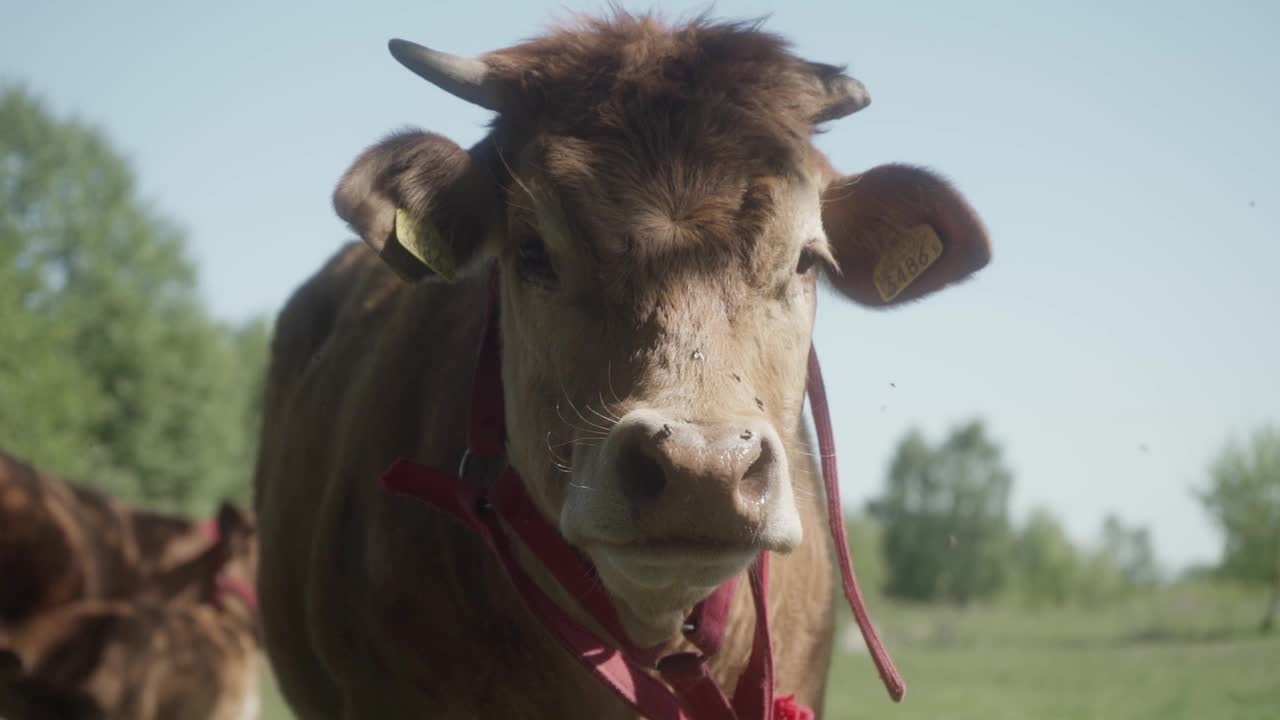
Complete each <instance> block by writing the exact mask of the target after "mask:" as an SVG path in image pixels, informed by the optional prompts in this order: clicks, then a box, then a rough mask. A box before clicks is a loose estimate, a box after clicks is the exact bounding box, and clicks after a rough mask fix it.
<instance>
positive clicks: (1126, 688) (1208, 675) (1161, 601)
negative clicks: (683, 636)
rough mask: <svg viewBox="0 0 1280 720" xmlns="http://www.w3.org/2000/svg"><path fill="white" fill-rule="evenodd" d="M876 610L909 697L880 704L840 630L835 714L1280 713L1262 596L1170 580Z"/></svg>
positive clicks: (1070, 716) (968, 719)
mask: <svg viewBox="0 0 1280 720" xmlns="http://www.w3.org/2000/svg"><path fill="white" fill-rule="evenodd" d="M878 605H879V606H880V607H878V608H876V609H875V611H874V613H875V616H876V618H877V621H878V622H879V624H880V627H881V628H882V632H883V633H884V635H885V636H886V638H887V640H888V642H889V643H890V645H891V647H892V649H893V655H894V659H895V660H896V661H897V662H898V663H899V667H900V669H901V670H902V672H903V674H904V675H905V676H906V679H907V684H908V688H909V689H908V693H907V698H906V699H905V700H904V701H903V703H902V704H901V705H897V706H895V705H894V704H893V703H892V702H890V701H889V699H888V698H887V696H886V694H885V691H884V689H883V688H882V687H881V685H880V682H879V678H878V677H877V676H876V674H875V670H874V668H873V666H872V665H871V661H870V659H869V658H868V657H867V655H866V653H865V651H864V650H862V649H861V646H860V641H858V640H857V639H856V634H854V635H846V634H845V633H848V632H849V630H848V629H844V630H842V636H841V643H840V646H838V649H837V656H836V663H835V667H834V669H833V671H832V675H831V684H830V687H829V692H828V706H829V710H830V712H829V713H828V717H829V718H831V719H832V720H859V719H861V718H900V719H901V720H915V719H916V718H929V719H930V720H1015V719H1016V720H1023V719H1026V718H1034V719H1035V720H1076V719H1081V720H1088V719H1091V718H1107V719H1111V718H1116V719H1127V718H1151V719H1152V720H1156V719H1159V720H1182V719H1184V718H1185V719H1188V720H1190V719H1192V718H1194V719H1195V720H1245V719H1253V718H1257V719H1258V720H1275V718H1280V638H1277V637H1275V636H1273V637H1270V638H1262V637H1259V636H1258V635H1256V634H1255V633H1254V627H1255V625H1256V621H1257V619H1258V614H1259V613H1260V611H1261V608H1262V607H1263V598H1262V597H1261V596H1260V595H1259V596H1256V597H1255V596H1253V595H1252V594H1249V593H1243V592H1240V591H1235V590H1230V589H1223V588H1208V587H1181V588H1175V589H1170V590H1165V591H1161V592H1160V593H1158V594H1155V595H1152V596H1149V597H1146V598H1143V599H1141V600H1138V601H1134V602H1131V603H1128V604H1126V605H1125V606H1123V607H1119V608H1111V609H1107V610H1100V611H1096V612H1088V611H1084V610H1071V611H1065V610H1055V611H1046V612H1033V611H1029V610H1025V609H1010V608H978V609H972V610H966V611H955V610H951V611H947V610H939V609H937V608H904V607H894V606H889V605H886V604H885V603H884V602H883V601H882V602H880V603H878ZM854 632H855V633H856V631H854Z"/></svg>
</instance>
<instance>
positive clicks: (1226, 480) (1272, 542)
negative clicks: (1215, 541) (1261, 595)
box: [1197, 426, 1280, 632]
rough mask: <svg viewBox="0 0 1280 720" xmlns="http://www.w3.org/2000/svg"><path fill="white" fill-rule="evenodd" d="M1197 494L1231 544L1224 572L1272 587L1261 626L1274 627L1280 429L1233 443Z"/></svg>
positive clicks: (1279, 558)
mask: <svg viewBox="0 0 1280 720" xmlns="http://www.w3.org/2000/svg"><path fill="white" fill-rule="evenodd" d="M1197 495H1198V496H1199V498H1200V501H1201V502H1202V503H1203V504H1204V508H1205V511H1206V512H1208V513H1209V516H1210V517H1212V518H1213V521H1214V522H1215V523H1216V524H1217V525H1218V527H1219V528H1221V530H1222V533H1223V536H1224V537H1225V540H1226V543H1225V545H1224V547H1223V553H1222V562H1221V565H1220V567H1219V571H1220V572H1221V574H1223V575H1225V576H1227V577H1231V578H1234V579H1238V580H1243V581H1245V582H1251V583H1264V584H1266V585H1268V586H1269V587H1270V589H1271V599H1270V600H1269V601H1268V603H1267V608H1266V611H1265V612H1264V613H1263V616H1262V622H1261V624H1260V628H1261V630H1262V631H1263V632H1268V631H1270V630H1272V629H1274V627H1275V624H1276V618H1277V616H1280V430H1278V429H1277V428H1275V427H1272V426H1266V427H1263V428H1260V429H1259V430H1257V431H1256V432H1254V434H1253V435H1252V437H1250V439H1249V441H1248V442H1247V443H1245V444H1243V445H1241V444H1238V443H1236V442H1230V443H1228V444H1227V446H1226V447H1225V448H1224V449H1223V450H1222V452H1221V453H1220V454H1219V455H1218V457H1217V459H1216V460H1215V461H1214V462H1213V464H1212V465H1211V467H1210V470H1209V485H1208V488H1207V489H1205V490H1203V491H1201V492H1198V493H1197Z"/></svg>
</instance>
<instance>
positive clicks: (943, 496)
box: [871, 421, 1013, 605]
mask: <svg viewBox="0 0 1280 720" xmlns="http://www.w3.org/2000/svg"><path fill="white" fill-rule="evenodd" d="M1012 484H1013V476H1012V474H1011V473H1010V472H1009V471H1008V470H1007V469H1006V468H1005V467H1004V462H1003V459H1002V458H1001V453H1000V449H999V448H998V447H997V446H996V445H995V444H994V443H992V442H991V441H990V440H989V439H988V438H987V435H986V430H985V429H984V427H983V425H982V423H981V422H980V421H973V422H970V423H968V424H966V425H963V426H961V427H958V428H956V429H955V430H953V431H952V432H951V434H950V435H949V436H948V438H947V439H946V441H945V442H943V443H942V444H941V445H939V446H938V447H936V448H931V447H929V445H928V443H927V442H926V441H925V440H924V438H923V437H921V435H920V434H919V433H918V432H916V431H911V432H909V433H908V434H907V436H906V437H904V438H903V440H902V442H901V443H900V444H899V446H898V451H897V453H896V455H895V456H894V459H893V462H892V464H891V466H890V468H889V477H888V483H887V486H886V490H885V494H884V496H883V497H882V498H880V499H878V500H876V501H875V502H874V503H873V504H872V506H871V510H872V511H873V513H874V514H875V515H876V517H877V519H879V520H880V522H881V524H882V525H883V527H884V543H883V546H882V547H883V551H884V560H885V566H886V571H887V581H886V585H885V590H886V592H887V593H889V594H891V595H895V596H897V597H902V598H907V599H913V600H939V599H942V600H948V601H950V602H953V603H957V604H961V605H963V604H966V603H968V602H970V601H971V600H975V599H980V598H986V597H990V596H991V595H993V594H994V593H995V592H997V591H998V590H999V589H1000V588H1001V586H1002V585H1003V584H1004V581H1005V571H1006V562H1005V561H1006V559H1007V556H1008V550H1009V520H1008V505H1009V492H1010V489H1011V487H1012Z"/></svg>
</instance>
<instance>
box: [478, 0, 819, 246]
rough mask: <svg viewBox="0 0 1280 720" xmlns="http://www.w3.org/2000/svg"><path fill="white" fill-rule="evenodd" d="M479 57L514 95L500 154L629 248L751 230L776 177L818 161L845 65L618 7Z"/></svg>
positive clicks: (754, 34)
mask: <svg viewBox="0 0 1280 720" xmlns="http://www.w3.org/2000/svg"><path fill="white" fill-rule="evenodd" d="M485 59H486V61H487V62H488V64H489V66H490V68H491V70H492V71H493V72H494V73H495V74H496V75H497V76H498V78H499V79H500V82H501V83H502V84H503V85H505V86H506V88H507V92H506V93H505V96H506V97H508V98H511V99H512V102H510V103H509V104H507V105H504V110H503V112H502V114H501V115H500V116H499V117H498V118H497V119H496V120H495V126H494V130H495V132H494V139H495V140H496V141H497V143H498V146H499V148H501V149H503V150H504V152H506V153H507V154H508V155H509V156H521V157H522V158H523V163H524V164H525V166H526V167H527V168H531V169H532V171H533V172H535V173H537V174H539V175H541V176H542V177H543V179H544V180H546V182H547V184H548V186H549V188H550V190H551V191H552V194H553V195H554V196H555V198H556V200H557V202H558V203H559V204H560V205H562V207H563V210H564V215H565V216H566V217H567V219H569V220H570V221H574V222H581V223H585V224H593V223H594V224H596V225H604V226H607V227H608V232H607V233H602V232H600V230H601V228H599V227H581V228H576V230H578V231H580V232H581V234H583V235H586V236H589V237H592V238H594V239H595V241H596V242H597V243H599V242H601V241H603V242H605V243H606V244H608V243H609V242H610V240H612V245H613V247H615V248H616V249H624V248H625V249H628V250H644V249H646V248H651V249H653V250H659V251H660V250H661V249H663V248H668V247H670V246H680V245H684V244H685V242H686V241H689V240H693V239H697V240H701V241H713V240H715V239H728V238H731V237H732V238H752V237H755V236H757V235H758V234H759V233H760V231H761V230H762V228H763V223H764V221H765V220H766V219H767V217H769V216H770V214H771V210H772V204H773V203H772V201H773V199H774V195H773V193H772V192H771V191H770V188H774V189H776V188H777V184H776V182H775V181H776V180H777V179H782V178H787V177H795V176H797V175H799V174H801V172H802V170H803V169H804V168H805V166H806V165H807V164H809V163H810V161H811V160H812V159H813V157H814V156H815V155H816V151H814V150H813V149H812V148H811V146H810V144H809V139H810V137H811V135H812V133H813V130H814V124H813V120H812V118H814V117H815V116H816V115H817V114H818V112H819V111H820V110H821V108H822V107H823V106H824V104H825V102H826V99H827V98H826V95H825V92H824V90H823V86H822V82H821V78H823V77H827V76H830V75H832V74H835V73H838V72H840V69H839V68H834V67H832V66H827V65H819V64H816V63H809V62H806V61H803V60H800V59H798V58H796V57H794V56H793V55H792V54H791V53H790V51H789V47H788V44H787V43H786V42H785V41H784V40H783V39H781V38H780V37H778V36H775V35H773V34H770V33H766V32H763V31H761V30H760V29H759V26H758V23H741V22H737V23H735V22H720V23H717V22H711V21H708V20H706V19H704V18H699V19H696V20H694V21H692V22H690V23H687V24H684V25H681V26H678V27H672V26H669V25H667V24H665V23H663V22H662V21H660V20H658V19H656V18H654V17H652V16H634V15H630V14H626V13H623V12H617V13H615V14H614V15H612V16H611V17H609V18H606V19H582V20H579V21H578V23H577V24H576V25H574V26H572V27H568V28H563V29H560V30H558V31H555V32H553V33H551V34H549V35H547V36H545V37H542V38H539V39H535V40H532V41H530V42H527V43H524V44H522V45H518V46H516V47H512V48H508V49H505V50H500V51H497V52H494V53H491V54H489V55H487V56H486V57H485ZM575 234H578V233H575ZM604 234H608V235H612V236H613V237H612V238H610V239H605V238H602V237H601V236H602V235H604ZM741 250H742V248H738V251H741Z"/></svg>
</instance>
